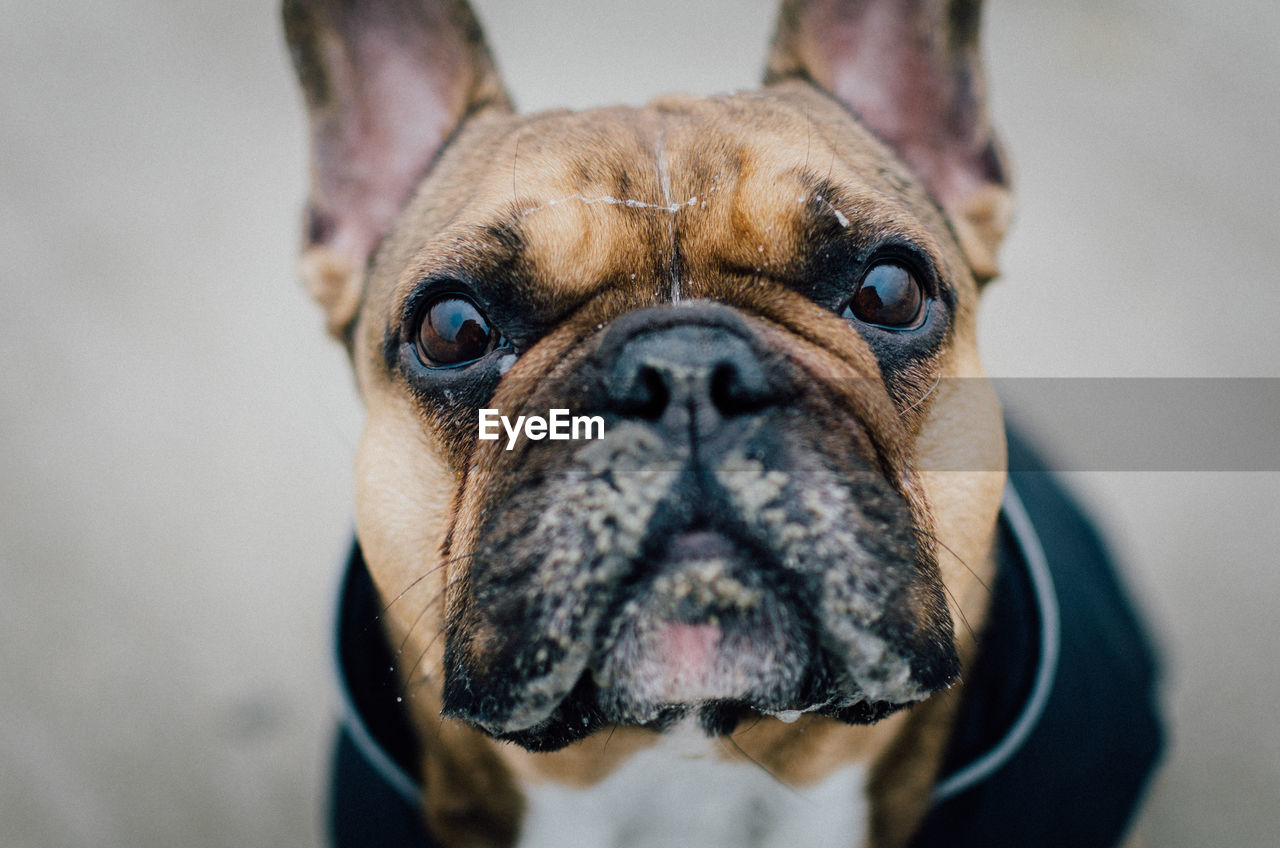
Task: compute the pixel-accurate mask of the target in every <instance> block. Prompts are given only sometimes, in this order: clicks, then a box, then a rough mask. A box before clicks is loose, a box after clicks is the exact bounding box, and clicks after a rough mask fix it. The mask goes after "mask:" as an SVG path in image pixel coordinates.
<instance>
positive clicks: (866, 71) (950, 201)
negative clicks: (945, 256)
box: [765, 0, 1013, 282]
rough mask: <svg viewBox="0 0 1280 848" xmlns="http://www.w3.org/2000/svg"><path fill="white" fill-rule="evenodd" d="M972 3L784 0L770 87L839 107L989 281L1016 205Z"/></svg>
mask: <svg viewBox="0 0 1280 848" xmlns="http://www.w3.org/2000/svg"><path fill="white" fill-rule="evenodd" d="M980 7H981V2H980V0H784V2H783V4H782V10H781V12H780V14H779V18H778V27H777V31H776V33H775V34H774V41H773V49H772V51H771V53H770V56H769V65H768V69H767V73H766V76H765V82H766V83H775V82H780V81H783V80H786V79H793V78H800V79H806V80H809V81H810V82H812V83H814V84H815V85H817V86H819V87H821V88H823V89H825V90H826V91H828V92H829V93H831V94H832V95H834V96H835V97H836V98H837V99H838V100H840V101H841V102H842V103H844V104H845V106H847V107H848V108H849V109H850V110H852V111H853V112H854V114H856V115H857V116H858V117H859V118H860V119H861V120H862V122H863V123H864V124H866V125H867V126H868V127H870V128H871V130H873V131H874V132H875V133H876V134H877V135H879V136H880V138H881V139H883V140H884V141H885V142H887V143H888V144H889V146H890V147H892V148H893V149H894V151H895V152H896V153H897V154H898V156H899V158H901V159H902V160H903V161H904V162H906V164H907V165H908V166H910V167H911V169H912V170H913V171H914V172H915V174H916V175H917V176H918V177H919V178H920V179H921V181H922V182H923V183H924V185H925V187H926V188H927V189H928V190H929V191H930V192H931V193H932V194H933V196H934V198H935V199H936V200H937V201H938V203H939V204H940V205H941V206H942V208H943V209H944V210H945V211H946V213H947V215H948V217H949V218H950V219H951V221H952V222H953V224H954V225H955V227H956V230H957V235H958V236H959V238H960V242H961V247H962V248H963V249H964V251H965V254H966V256H967V257H968V260H969V265H970V267H971V268H972V269H973V272H974V275H975V276H976V277H977V278H978V280H979V281H980V282H981V281H985V280H989V279H990V278H992V277H994V276H995V275H996V273H997V265H996V248H997V247H998V246H999V244H1000V240H1001V238H1002V237H1003V236H1004V232H1005V229H1006V228H1007V226H1008V223H1009V218H1010V217H1011V214H1012V209H1013V204H1012V200H1011V198H1010V195H1009V191H1008V177H1007V171H1006V167H1005V163H1004V157H1003V154H1002V152H1001V150H1000V145H999V143H998V142H997V140H996V137H995V133H994V132H993V131H992V129H991V124H990V121H989V119H988V117H987V111H986V93H985V90H984V83H983V75H982V64H981V59H980V56H979V50H978V29H979V18H980Z"/></svg>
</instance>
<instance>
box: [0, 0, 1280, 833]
mask: <svg viewBox="0 0 1280 848" xmlns="http://www.w3.org/2000/svg"><path fill="white" fill-rule="evenodd" d="M771 5H772V4H771V3H769V2H764V0H749V2H744V0H717V2H709V1H708V2H698V3H693V2H683V1H682V0H662V2H651V3H645V4H636V3H625V2H614V0H610V2H586V0H571V2H570V1H569V0H562V2H545V3H544V2H531V0H483V1H482V2H480V3H479V8H480V11H481V14H482V16H483V18H484V20H485V21H486V23H487V24H488V26H489V29H490V32H491V36H492V40H493V42H494V44H495V46H496V51H497V54H498V56H499V60H500V62H501V64H502V65H503V67H504V70H505V72H506V75H507V78H508V80H509V81H510V85H511V88H512V90H513V91H514V93H515V95H516V96H517V98H518V100H519V101H520V102H521V104H522V105H523V106H524V107H525V108H543V107H548V106H554V105H569V106H586V105H592V104H597V103H604V102H611V101H618V100H621V101H626V102H641V101H643V100H645V99H646V98H648V97H649V96H651V95H654V94H657V93H660V92H662V91H667V90H677V89H682V90H693V91H695V92H702V93H712V92H716V91H721V90H728V89H734V88H744V87H749V86H751V85H752V84H753V83H754V81H755V80H756V78H757V67H758V64H759V61H760V58H761V57H762V56H763V52H764V43H765V40H766V36H767V30H768V27H769V24H770V19H771V14H772V11H771ZM0 21H3V24H2V25H0V114H2V115H3V119H0V154H2V156H0V263H2V265H0V273H2V274H3V281H4V282H3V285H4V297H5V304H4V308H3V309H0V362H2V363H3V367H0V397H3V398H4V399H5V400H4V402H3V404H2V405H0V498H2V500H3V504H4V506H3V509H0V844H3V845H5V846H8V848H54V846H58V847H59V848H64V847H67V848H76V847H77V846H95V848H104V846H130V848H138V846H170V845H184V846H191V848H205V846H209V848H212V846H237V848H239V846H245V845H315V844H318V842H319V834H320V825H319V821H320V813H319V811H320V807H321V797H322V785H323V780H324V777H323V773H322V772H323V761H324V758H325V755H326V750H327V745H328V741H327V731H328V729H329V727H330V725H331V723H332V716H333V696H332V694H331V692H330V688H329V687H330V681H329V677H328V666H327V662H328V659H327V641H326V640H327V631H326V627H327V616H328V612H329V606H330V603H331V598H330V595H331V590H332V588H333V585H334V581H335V579H336V574H337V568H338V560H339V558H340V556H341V554H342V552H343V548H344V545H345V543H346V539H347V537H348V533H349V527H350V523H349V522H350V518H349V517H350V514H351V506H350V494H349V492H350V488H351V474H350V471H349V465H350V459H351V454H352V450H353V446H354V443H355V439H356V437H357V434H358V432H359V426H360V425H359V409H358V405H357V403H356V401H355V399H354V396H353V392H352V390H351V387H350V380H349V379H348V376H347V373H346V370H345V363H344V361H343V358H342V355H341V354H340V353H339V352H338V351H337V350H336V349H335V348H334V347H332V346H331V345H330V344H329V343H328V342H327V341H326V340H325V338H324V337H323V333H322V329H321V319H320V315H319V312H318V310H317V309H315V308H314V307H313V306H312V305H311V303H310V302H309V301H308V300H307V298H306V297H305V295H304V294H303V293H302V292H301V290H300V286H299V284H298V283H297V280H296V277H295V274H294V270H293V259H294V256H293V251H294V247H295V243H296V235H297V232H298V224H297V221H298V212H299V208H300V204H301V202H302V199H303V194H304V176H305V172H304V166H303V156H304V140H303V134H302V118H301V110H300V104H299V100H298V98H297V97H296V96H295V93H294V91H293V89H292V81H291V77H290V75H289V71H288V67H287V63H286V59H285V54H284V51H283V48H282V47H281V38H280V33H279V26H278V23H277V15H276V10H275V8H274V5H273V4H272V3H269V2H265V0H223V2H219V3H197V2H193V0H165V2H158V0H132V2H129V1H128V0H115V2H110V0H79V2H71V0H50V2H45V3H19V2H17V0H2V2H0ZM1277 44H1280V6H1277V5H1276V4H1274V3H1270V2H1263V0H1224V2H1221V3H1193V2H1191V0H1173V2H1169V0H1165V2H1158V0H1112V2H1102V0H1086V2H1081V3H1015V2H1013V0H996V1H995V2H993V3H992V4H991V6H990V9H989V17H988V48H989V51H988V52H989V55H990V64H991V75H992V78H993V96H994V105H995V114H996V117H997V120H998V122H999V125H1000V127H1001V129H1002V130H1003V134H1004V137H1005V140H1006V142H1007V145H1008V147H1009V149H1010V150H1011V152H1012V154H1013V156H1014V159H1015V162H1016V164H1017V177H1018V184H1019V193H1020V200H1021V214H1020V218H1019V223H1018V226H1017V228H1016V230H1015V232H1014V233H1013V236H1012V238H1011V240H1010V242H1009V244H1008V250H1007V251H1006V253H1005V269H1006V276H1005V279H1004V281H1003V282H1001V283H999V284H998V286H997V287H996V288H995V289H993V290H992V291H991V293H990V298H989V300H988V302H987V305H986V307H985V313H984V321H985V324H984V339H983V343H984V345H985V354H986V359H987V361H988V364H989V368H990V370H991V371H992V372H993V373H995V374H1000V375H1005V376H1097V377H1116V376H1160V377H1187V376H1215V377H1241V376H1252V377H1280V357H1278V354H1280V336H1278V335H1277V333H1276V332H1275V322H1276V319H1277V317H1280V310H1278V309H1277V307H1278V306H1280V295H1277V288H1276V285H1275V281H1276V277H1275V270H1274V269H1275V268H1276V266H1277V262H1278V261H1280V237H1278V236H1280V211H1278V210H1280V205H1278V204H1277V203H1276V202H1275V197H1276V195H1277V193H1278V192H1280V166H1278V165H1277V159H1276V151H1277V150H1280V85H1277V80H1280V48H1278V47H1277ZM1160 414H1164V415H1168V416H1176V415H1177V414H1178V410H1177V409H1169V410H1165V411H1162V412H1161V413H1160ZM1028 415H1029V417H1030V418H1032V419H1033V420H1034V418H1035V410H1029V411H1028ZM1047 423H1052V422H1047ZM1222 437H1223V438H1227V439H1229V438H1231V435H1230V433H1229V432H1224V433H1223V436H1222ZM1069 482H1070V484H1072V485H1073V486H1074V487H1075V488H1076V489H1077V490H1079V491H1081V492H1082V493H1084V494H1085V495H1086V496H1087V497H1088V498H1089V499H1090V501H1091V502H1092V503H1093V504H1094V505H1095V508H1096V509H1097V511H1098V512H1099V514H1100V515H1101V516H1102V522H1103V524H1104V525H1105V527H1106V528H1107V529H1108V531H1109V532H1110V535H1111V538H1112V540H1113V542H1114V543H1115V545H1116V547H1117V548H1118V550H1119V551H1120V552H1121V553H1122V554H1123V555H1124V557H1125V558H1126V560H1127V561H1128V563H1129V566H1130V569H1131V576H1132V582H1133V583H1134V585H1135V587H1136V592H1137V594H1138V596H1139V597H1140V598H1141V600H1142V602H1143V604H1144V605H1145V606H1146V608H1147V609H1148V610H1149V612H1150V615H1151V617H1152V618H1153V620H1154V621H1155V622H1156V623H1157V625H1158V627H1159V628H1160V630H1161V631H1162V632H1163V634H1164V638H1165V641H1166V645H1167V651H1168V654H1169V657H1170V664H1171V675H1170V681H1169V685H1168V690H1167V695H1168V703H1169V706H1170V714H1171V718H1172V722H1173V725H1174V729H1175V733H1176V739H1177V741H1176V745H1175V747H1174V749H1173V751H1172V754H1171V756H1170V758H1169V760H1168V762H1167V767H1166V768H1165V770H1164V772H1163V775H1162V777H1161V779H1160V781H1159V783H1158V785H1157V787H1156V789H1155V791H1154V792H1153V794H1152V797H1151V803H1150V805H1149V810H1148V813H1147V815H1146V816H1145V820H1144V827H1145V829H1146V832H1147V834H1148V841H1149V844H1151V845H1157V846H1196V847H1197V848H1198V846H1204V845H1229V846H1260V847H1261V846H1271V845H1274V844H1275V837H1274V834H1275V833H1276V832H1277V831H1280V808H1278V807H1277V805H1276V803H1275V799H1276V797H1277V796H1276V789H1275V787H1276V786H1277V785H1280V733H1277V732H1276V729H1275V722H1274V720H1273V714H1274V711H1275V705H1276V704H1277V703H1280V677H1278V676H1277V674H1276V671H1275V668H1276V664H1275V647H1276V635H1277V627H1276V625H1275V621H1276V613H1275V605H1276V604H1277V599H1280V568H1276V567H1275V565H1276V559H1277V558H1276V555H1275V551H1276V550H1277V548H1278V547H1280V521H1277V520H1276V519H1277V512H1278V511H1280V509H1278V508H1280V474H1276V473H1194V474H1191V473H1180V474H1175V473H1170V472H1163V473H1121V472H1094V473H1078V474H1072V475H1070V476H1069ZM1101 706H1102V705H1100V707H1101ZM1268 799H1270V800H1268Z"/></svg>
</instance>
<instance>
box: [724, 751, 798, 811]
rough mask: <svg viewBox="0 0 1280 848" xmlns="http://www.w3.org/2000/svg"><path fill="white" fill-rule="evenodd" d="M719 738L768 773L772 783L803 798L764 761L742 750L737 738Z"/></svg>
mask: <svg viewBox="0 0 1280 848" xmlns="http://www.w3.org/2000/svg"><path fill="white" fill-rule="evenodd" d="M720 739H721V740H722V741H723V742H728V743H729V744H730V745H732V746H733V748H734V750H735V751H737V752H738V754H739V755H740V756H742V757H743V758H744V759H745V760H746V761H747V762H749V763H751V764H752V765H754V766H755V767H756V768H758V769H760V771H762V772H764V773H765V774H767V775H769V778H770V779H771V780H772V781H773V782H774V783H776V784H778V785H779V786H781V787H782V788H783V789H785V790H787V791H788V792H790V793H791V794H793V795H795V796H797V797H801V798H803V797H804V796H803V795H802V794H801V793H800V792H799V791H798V790H796V788H795V787H794V786H792V785H791V784H789V783H787V782H786V781H785V780H783V779H782V778H780V777H778V776H777V775H776V774H774V773H773V772H772V771H770V770H769V768H768V767H767V766H766V765H765V764H764V763H762V762H760V761H759V760H757V759H756V758H755V757H753V756H751V755H750V754H748V753H747V752H746V751H744V750H743V749H742V746H741V745H739V744H738V742H737V740H735V739H734V738H733V737H732V736H721V737H720Z"/></svg>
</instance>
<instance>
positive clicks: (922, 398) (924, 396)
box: [898, 373, 942, 418]
mask: <svg viewBox="0 0 1280 848" xmlns="http://www.w3.org/2000/svg"><path fill="white" fill-rule="evenodd" d="M941 382H942V374H941V373H939V374H938V379H936V380H934V381H933V385H932V386H930V387H929V390H928V391H927V392H925V393H924V394H922V395H920V398H919V399H918V400H917V401H916V402H915V403H913V404H911V405H910V406H908V407H907V408H906V409H904V410H902V411H901V412H899V413H898V417H899V418H901V417H902V416H904V415H906V414H907V413H908V412H910V411H911V410H913V409H915V408H916V407H917V406H919V405H920V404H922V403H924V402H925V398H927V397H929V395H931V394H933V390H934V389H936V388H938V384H939V383H941Z"/></svg>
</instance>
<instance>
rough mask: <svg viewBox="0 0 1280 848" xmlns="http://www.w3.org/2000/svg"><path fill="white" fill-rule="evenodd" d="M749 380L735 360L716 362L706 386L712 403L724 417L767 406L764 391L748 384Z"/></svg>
mask: <svg viewBox="0 0 1280 848" xmlns="http://www.w3.org/2000/svg"><path fill="white" fill-rule="evenodd" d="M751 382H752V381H750V380H749V379H747V377H746V375H744V374H743V372H742V369H741V368H740V367H739V366H738V364H737V363H736V362H732V361H724V362H720V363H717V364H716V366H715V368H714V369H713V370H712V372H711V382H710V385H709V386H708V391H709V392H710V395H711V403H712V405H713V406H715V408H716V409H717V410H718V411H719V412H720V414H721V415H724V416H726V417H727V416H732V415H741V414H744V413H748V412H755V411H756V410H758V409H760V408H761V407H762V406H767V405H768V400H767V398H766V397H765V396H764V395H765V392H764V391H763V390H762V388H761V387H758V386H752V385H750V383H751Z"/></svg>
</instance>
